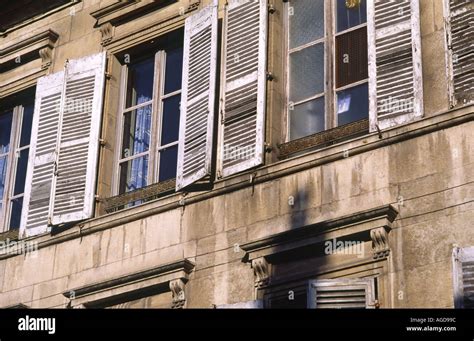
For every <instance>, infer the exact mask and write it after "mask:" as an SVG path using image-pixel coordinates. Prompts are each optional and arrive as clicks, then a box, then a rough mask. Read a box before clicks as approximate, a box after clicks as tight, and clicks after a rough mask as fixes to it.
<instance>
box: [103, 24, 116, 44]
mask: <svg viewBox="0 0 474 341" xmlns="http://www.w3.org/2000/svg"><path fill="white" fill-rule="evenodd" d="M100 34H101V35H102V40H101V42H100V44H101V45H102V46H105V45H107V44H108V43H110V42H111V41H112V38H113V36H114V27H113V26H112V24H111V23H110V22H108V23H105V24H103V25H101V26H100Z"/></svg>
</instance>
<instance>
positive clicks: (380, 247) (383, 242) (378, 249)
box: [370, 227, 390, 259]
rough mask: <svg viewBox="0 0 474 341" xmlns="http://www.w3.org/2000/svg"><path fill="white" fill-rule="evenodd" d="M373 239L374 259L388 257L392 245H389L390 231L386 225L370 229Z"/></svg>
mask: <svg viewBox="0 0 474 341" xmlns="http://www.w3.org/2000/svg"><path fill="white" fill-rule="evenodd" d="M370 238H371V239H372V250H373V252H374V259H380V258H385V257H388V255H389V254H390V246H389V245H388V233H387V231H386V230H385V227H379V228H376V229H373V230H371V231H370Z"/></svg>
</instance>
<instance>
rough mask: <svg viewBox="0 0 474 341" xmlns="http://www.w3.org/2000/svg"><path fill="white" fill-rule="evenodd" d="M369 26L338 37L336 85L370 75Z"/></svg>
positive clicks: (342, 84)
mask: <svg viewBox="0 0 474 341" xmlns="http://www.w3.org/2000/svg"><path fill="white" fill-rule="evenodd" d="M367 51H368V48H367V27H362V28H359V29H357V30H354V31H350V32H346V33H343V34H341V35H339V36H337V37H336V87H341V86H345V85H348V84H351V83H354V82H358V81H361V80H364V79H366V78H367V77H368V76H369V75H368V69H369V68H368V58H367Z"/></svg>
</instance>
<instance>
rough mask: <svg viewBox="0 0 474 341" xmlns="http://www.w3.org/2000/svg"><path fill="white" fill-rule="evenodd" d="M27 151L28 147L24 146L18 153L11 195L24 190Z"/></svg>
mask: <svg viewBox="0 0 474 341" xmlns="http://www.w3.org/2000/svg"><path fill="white" fill-rule="evenodd" d="M28 153H29V149H28V148H26V149H23V150H22V151H21V152H19V154H18V159H17V164H16V174H15V186H14V189H13V195H18V194H22V193H23V192H24V190H25V179H26V169H27V167H28Z"/></svg>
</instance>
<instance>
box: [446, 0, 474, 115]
mask: <svg viewBox="0 0 474 341" xmlns="http://www.w3.org/2000/svg"><path fill="white" fill-rule="evenodd" d="M445 18H446V20H445V23H446V33H447V41H448V50H447V54H448V58H447V59H448V64H449V65H448V68H449V70H450V72H449V73H450V84H449V88H450V101H451V106H456V105H457V104H467V103H472V102H473V101H474V3H473V2H472V1H470V0H445Z"/></svg>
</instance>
